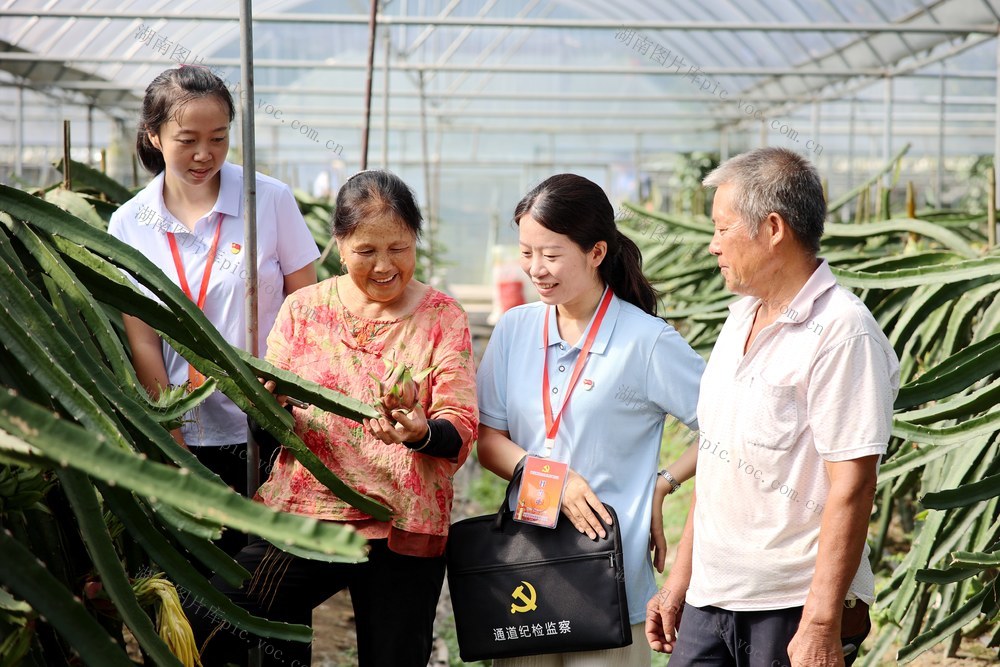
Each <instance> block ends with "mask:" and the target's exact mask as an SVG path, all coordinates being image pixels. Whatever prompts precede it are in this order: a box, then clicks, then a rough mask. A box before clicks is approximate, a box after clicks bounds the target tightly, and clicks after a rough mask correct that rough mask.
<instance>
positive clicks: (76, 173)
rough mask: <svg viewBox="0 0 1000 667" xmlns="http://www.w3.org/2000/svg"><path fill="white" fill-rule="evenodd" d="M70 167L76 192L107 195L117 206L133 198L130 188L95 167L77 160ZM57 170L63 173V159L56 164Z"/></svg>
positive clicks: (71, 161)
mask: <svg viewBox="0 0 1000 667" xmlns="http://www.w3.org/2000/svg"><path fill="white" fill-rule="evenodd" d="M69 166H70V175H71V177H72V181H73V189H74V190H84V189H86V190H90V191H93V192H96V193H97V194H102V195H105V196H106V197H107V198H108V199H110V200H111V201H113V202H115V203H117V204H124V203H125V202H127V201H128V200H129V199H131V198H132V193H131V192H130V191H129V189H128V188H126V187H125V186H123V185H122V184H120V183H119V182H118V181H116V180H115V179H113V178H110V177H109V176H107V175H105V174H103V173H101V172H100V171H98V170H96V169H94V168H93V167H90V166H89V165H86V164H84V163H82V162H77V161H76V160H70V161H69ZM55 168H56V169H57V170H58V171H59V173H63V160H62V158H60V159H59V161H58V162H56V163H55Z"/></svg>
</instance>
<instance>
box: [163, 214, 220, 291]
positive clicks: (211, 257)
mask: <svg viewBox="0 0 1000 667" xmlns="http://www.w3.org/2000/svg"><path fill="white" fill-rule="evenodd" d="M221 233H222V214H221V213H220V214H219V215H218V222H216V224H215V237H214V238H212V249H211V250H210V251H209V253H208V257H207V258H205V274H204V275H203V276H202V277H201V291H199V293H198V300H197V301H195V299H194V296H193V295H192V294H191V287H190V286H189V285H188V281H187V273H185V272H184V262H183V261H182V260H181V253H180V251H179V250H177V240H176V239H175V238H174V233H173V232H167V242H168V243H170V253H171V254H172V255H173V256H174V268H176V269H177V279H178V280H179V281H180V284H181V289H182V290H184V293H185V294H187V297H188V298H189V299H191V300H192V301H194V302H195V303H196V304H198V308H200V309H201V310H204V309H205V296H206V295H207V294H208V282H209V281H210V280H211V279H212V268H213V267H214V266H215V251H216V250H218V248H219V236H220V235H221Z"/></svg>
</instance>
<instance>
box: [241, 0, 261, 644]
mask: <svg viewBox="0 0 1000 667" xmlns="http://www.w3.org/2000/svg"><path fill="white" fill-rule="evenodd" d="M252 4H253V0H242V1H241V2H240V86H241V90H242V91H243V93H244V94H243V95H241V96H240V114H241V116H242V118H243V122H242V124H241V125H242V129H243V138H242V143H243V145H242V146H241V148H242V153H243V247H244V254H243V258H244V259H243V263H244V269H246V272H247V279H246V283H245V286H244V290H245V292H246V300H245V301H244V308H245V310H244V312H245V314H246V343H247V351H248V352H249V353H250V354H252V355H253V356H255V357H256V356H258V355H259V354H260V349H259V346H258V344H257V330H258V328H259V323H258V313H257V159H256V154H255V152H254V151H255V146H256V140H255V138H254V118H253V98H254V93H253V10H252ZM259 468H260V450H259V448H258V447H257V443H256V442H255V441H254V439H253V435H252V434H251V433H250V430H249V429H247V495H249V496H250V497H251V498H252V497H253V496H254V494H255V493H256V492H257V487H258V486H260V470H259ZM259 660H260V655H259V649H258V650H257V651H254V652H252V656H251V664H260V663H259Z"/></svg>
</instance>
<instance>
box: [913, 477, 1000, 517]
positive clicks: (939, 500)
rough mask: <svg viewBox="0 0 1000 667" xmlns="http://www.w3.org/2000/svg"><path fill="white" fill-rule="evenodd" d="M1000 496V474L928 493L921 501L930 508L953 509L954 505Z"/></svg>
mask: <svg viewBox="0 0 1000 667" xmlns="http://www.w3.org/2000/svg"><path fill="white" fill-rule="evenodd" d="M996 496H1000V475H991V476H989V477H984V478H983V479H981V480H979V481H978V482H972V483H969V484H962V485H961V486H959V487H957V488H953V489H947V490H945V491H936V492H934V493H928V494H926V495H925V496H924V497H923V498H921V499H920V502H921V503H923V505H924V507H927V508H930V509H938V510H944V509H951V508H953V507H965V506H967V505H974V504H976V503H979V502H982V501H984V500H989V499H990V498H995V497H996Z"/></svg>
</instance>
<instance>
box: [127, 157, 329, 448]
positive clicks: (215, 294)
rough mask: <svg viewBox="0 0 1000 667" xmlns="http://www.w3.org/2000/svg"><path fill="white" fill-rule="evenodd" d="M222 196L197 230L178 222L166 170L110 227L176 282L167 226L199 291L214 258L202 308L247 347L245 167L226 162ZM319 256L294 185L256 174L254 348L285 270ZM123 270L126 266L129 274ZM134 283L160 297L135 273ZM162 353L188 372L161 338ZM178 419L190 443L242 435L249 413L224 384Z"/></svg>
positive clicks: (174, 370)
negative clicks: (167, 202)
mask: <svg viewBox="0 0 1000 667" xmlns="http://www.w3.org/2000/svg"><path fill="white" fill-rule="evenodd" d="M220 173H221V178H222V182H221V185H220V188H219V197H218V200H217V201H216V202H215V206H213V207H212V210H211V211H210V212H209V213H208V214H207V215H205V217H203V218H202V219H200V220H198V221H197V222H196V223H195V226H194V231H193V232H192V231H190V230H188V229H187V228H186V227H185V226H184V225H182V224H181V223H180V222H179V221H178V220H177V219H176V218H175V217H174V216H173V215H172V214H171V213H170V211H168V210H167V208H166V206H164V204H163V172H161V173H160V174H158V175H157V176H156V177H155V178H154V179H153V180H152V181H150V183H149V185H147V186H146V187H145V188H143V189H142V191H140V192H139V193H138V194H137V195H136V196H135V197H133V198H132V199H130V200H129V201H128V202H126V203H125V204H123V205H122V206H121V207H120V208H119V209H118V210H117V211H115V213H114V214H113V215H112V216H111V223H110V224H109V225H108V233H109V234H111V235H112V236H114V237H115V238H117V239H119V240H121V241H123V242H125V243H127V244H129V245H130V246H132V247H133V248H135V249H137V250H139V251H140V252H141V253H142V254H144V255H145V256H146V257H147V259H149V260H150V261H151V262H153V263H154V264H156V265H157V266H158V267H160V269H161V270H162V271H163V272H164V273H165V274H166V275H167V277H169V278H170V279H171V280H173V281H174V282H175V283H178V284H179V279H178V275H177V269H176V268H175V265H174V260H173V256H172V254H171V251H170V245H169V244H168V241H167V232H173V233H174V234H175V235H176V236H175V240H176V242H177V248H178V250H179V252H180V255H181V260H182V261H183V264H184V272H185V274H186V275H187V281H188V285H189V286H190V289H191V292H192V295H193V296H194V298H196V299H197V297H198V293H199V292H200V291H201V282H202V276H203V275H204V272H205V262H206V261H209V260H210V259H211V261H213V262H214V267H213V269H212V275H211V278H210V280H209V287H208V294H207V295H206V297H205V310H204V312H205V316H206V317H208V319H209V321H210V322H212V324H214V325H215V326H216V328H217V329H218V330H219V333H221V334H222V337H223V338H225V339H226V340H227V341H229V342H230V343H232V344H233V345H235V346H236V347H239V348H242V349H244V350H246V349H248V347H249V346H248V345H247V344H246V324H245V318H244V312H243V311H244V294H245V290H244V280H245V279H246V275H247V270H246V268H244V258H245V255H246V253H245V252H244V249H243V244H244V242H243V168H242V167H240V166H239V165H235V164H230V163H229V162H227V163H225V164H223V166H222V170H221V172H220ZM220 220H221V224H222V229H221V233H220V238H219V246H218V249H217V251H216V254H215V257H213V258H210V257H209V254H210V253H209V251H210V250H211V247H212V239H213V237H214V235H215V229H216V224H217V223H218V221H220ZM318 257H319V250H318V249H317V247H316V242H315V241H314V240H313V238H312V235H311V234H310V233H309V229H308V228H307V227H306V224H305V220H303V219H302V214H301V213H300V212H299V208H298V205H297V204H296V203H295V198H294V197H293V196H292V191H291V189H290V188H289V187H288V186H287V185H285V184H284V183H282V182H281V181H278V180H276V179H274V178H271V177H269V176H264V175H263V174H257V276H258V285H259V286H260V287H259V290H258V294H259V301H258V322H259V329H258V342H257V345H258V354H259V355H260V356H261V357H263V356H264V354H265V353H266V352H267V335H268V333H270V331H271V327H272V326H273V325H274V320H275V318H276V317H277V315H278V309H279V308H280V307H281V303H282V301H284V298H285V293H284V276H285V275H288V274H289V273H293V272H295V271H298V270H299V269H301V268H303V267H304V266H306V265H307V264H309V263H310V262H312V261H314V260H316V258H318ZM126 275H128V274H126ZM128 277H129V279H130V280H132V282H133V283H135V284H136V285H137V286H139V288H140V289H141V290H142V291H143V293H145V294H146V295H147V296H149V297H150V298H152V299H155V300H157V301H159V299H156V297H155V296H154V295H153V294H152V293H151V292H150V291H149V290H147V289H146V288H145V287H143V286H142V285H141V284H139V283H138V281H136V280H135V279H134V278H133V277H132V276H128ZM163 360H164V362H165V364H166V367H167V377H168V378H169V381H170V384H171V385H181V384H183V383H185V382H187V380H188V363H187V361H185V359H184V358H183V357H182V356H180V355H179V354H177V353H176V352H175V351H174V350H173V348H171V347H170V346H169V345H167V344H166V343H164V344H163ZM185 419H187V420H191V421H188V422H187V423H185V424H184V425H183V426H182V427H181V432H182V433H183V435H184V440H185V442H186V443H187V444H188V445H190V446H199V445H227V444H234V443H241V442H245V441H246V415H244V414H243V413H242V412H241V411H240V410H239V408H237V407H236V405H235V404H234V403H233V402H232V401H230V400H229V399H228V398H226V397H225V395H224V394H222V393H221V392H218V391H217V392H215V393H214V394H213V395H212V396H210V397H209V398H208V399H207V400H206V401H205V402H204V403H202V404H201V405H200V406H199V407H198V408H196V409H195V410H193V411H192V412H190V413H188V414H187V415H186V416H185Z"/></svg>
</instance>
